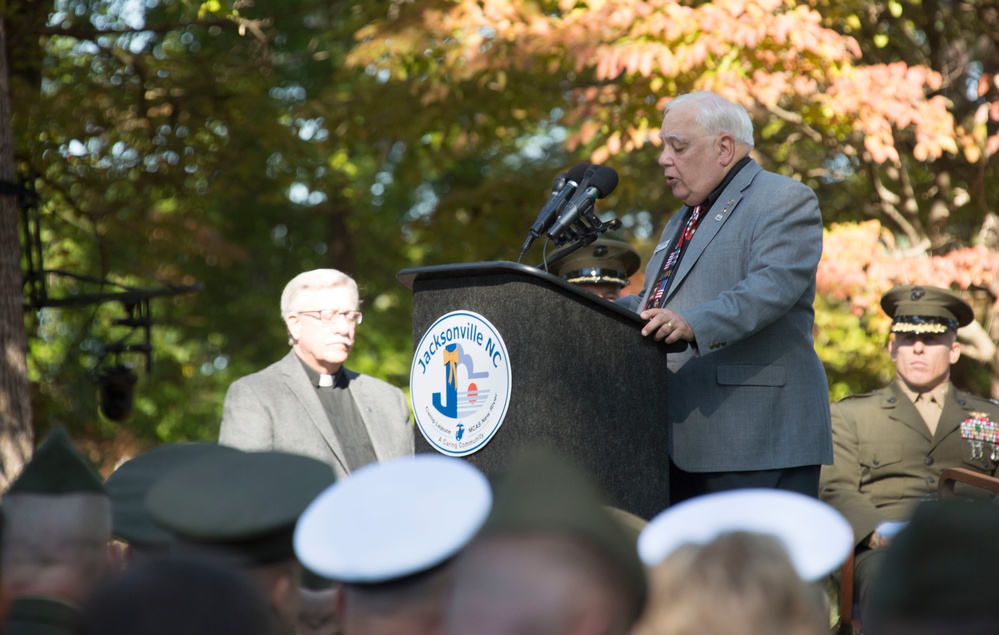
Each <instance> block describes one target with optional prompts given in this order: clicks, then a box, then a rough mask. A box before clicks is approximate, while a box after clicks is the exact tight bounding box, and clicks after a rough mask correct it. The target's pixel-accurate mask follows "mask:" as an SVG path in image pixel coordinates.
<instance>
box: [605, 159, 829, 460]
mask: <svg viewBox="0 0 999 635" xmlns="http://www.w3.org/2000/svg"><path fill="white" fill-rule="evenodd" d="M682 211H686V207H685V208H684V209H683V210H682ZM683 216H684V214H683V213H679V214H676V215H674V216H673V218H671V219H670V221H669V223H667V225H666V229H665V230H664V231H663V234H662V238H661V239H660V243H659V245H658V246H657V247H656V250H655V252H654V253H653V255H652V257H651V258H650V259H649V262H648V266H647V268H646V271H645V279H646V281H647V288H646V289H645V291H644V292H643V293H642V294H640V295H636V296H630V297H629V298H624V299H623V300H622V303H623V304H625V305H626V306H630V307H631V308H632V309H633V310H635V311H637V312H641V308H642V307H643V306H645V300H646V297H647V295H648V293H649V291H650V287H651V286H652V285H653V282H654V280H655V278H656V276H657V274H658V273H659V270H660V268H661V267H662V264H663V260H664V258H665V257H666V252H667V251H668V247H669V244H670V242H671V240H672V239H673V237H674V236H675V235H676V232H677V230H678V229H679V227H680V224H681V223H682V222H683ZM821 255H822V214H821V212H820V211H819V206H818V201H817V200H816V198H815V193H814V192H812V190H811V189H810V188H808V187H807V186H806V185H804V184H802V183H799V182H798V181H795V180H793V179H790V178H787V177H783V176H780V175H777V174H773V173H771V172H767V171H765V170H763V169H762V168H761V167H760V166H759V165H758V164H757V163H755V162H750V163H749V164H748V165H746V166H745V167H743V169H742V170H740V171H739V173H738V174H736V175H735V177H734V178H733V179H732V181H731V182H730V183H729V184H728V185H727V186H726V187H725V189H724V191H723V192H722V193H721V196H720V197H719V198H718V200H717V201H716V202H715V203H714V205H712V207H711V209H710V210H708V213H707V215H706V216H705V217H704V218H703V219H702V221H701V223H700V226H699V227H698V229H697V232H696V233H695V234H694V237H693V238H692V239H691V241H690V243H689V244H688V245H687V251H686V253H685V254H684V256H683V259H682V260H681V261H680V265H679V267H678V269H677V270H676V271H675V272H674V278H673V282H672V284H671V285H670V288H669V290H668V293H667V297H666V303H665V308H668V309H671V310H673V311H675V312H677V313H679V314H680V315H682V316H683V317H684V318H686V320H687V322H689V323H690V326H691V328H692V329H693V331H694V337H695V344H694V346H692V347H689V348H688V349H687V350H686V351H685V352H682V353H676V354H672V355H670V356H668V358H667V363H668V365H669V370H670V371H671V372H670V376H669V383H668V384H667V386H666V390H667V391H668V406H667V418H666V425H668V426H669V449H670V456H671V457H672V459H673V462H674V463H676V464H677V466H678V467H680V468H681V469H683V470H685V471H688V472H729V471H746V470H769V469H783V468H791V467H798V466H803V465H819V464H822V463H831V462H832V433H831V429H830V422H829V392H828V386H827V384H826V375H825V370H824V369H823V368H822V364H821V362H820V361H819V358H818V355H816V353H815V348H814V343H813V341H812V327H813V322H814V317H815V316H814V312H813V309H812V301H813V300H814V298H815V271H816V269H817V267H818V263H819V257H820V256H821Z"/></svg>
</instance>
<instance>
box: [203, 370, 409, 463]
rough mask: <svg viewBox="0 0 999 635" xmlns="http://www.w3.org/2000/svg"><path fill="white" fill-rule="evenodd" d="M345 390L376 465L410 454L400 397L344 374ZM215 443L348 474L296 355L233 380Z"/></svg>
mask: <svg viewBox="0 0 999 635" xmlns="http://www.w3.org/2000/svg"><path fill="white" fill-rule="evenodd" d="M344 372H347V373H348V374H349V377H350V386H349V388H348V390H349V391H350V394H351V396H352V397H353V398H354V403H355V404H356V405H357V411H358V412H359V413H360V415H361V418H362V419H363V420H364V426H365V428H367V430H368V435H369V436H370V437H371V444H372V446H373V447H374V450H375V455H376V456H377V457H378V460H379V461H384V460H386V459H390V458H393V457H397V456H403V455H407V454H412V453H413V451H414V440H413V426H412V424H411V423H410V420H409V406H408V405H407V404H406V397H405V396H404V395H403V393H402V391H401V390H399V389H398V388H396V387H395V386H392V385H390V384H388V383H386V382H384V381H382V380H380V379H375V378H374V377H369V376H367V375H361V374H358V373H355V372H352V371H349V370H347V369H344ZM219 443H221V444H222V445H230V446H233V447H236V448H240V449H242V450H249V451H255V450H281V451H284V452H291V453H294V454H302V455H305V456H310V457H312V458H315V459H319V460H320V461H324V462H326V463H328V464H330V465H331V466H332V467H333V471H334V472H335V473H336V476H337V478H341V477H343V476H346V475H347V474H349V472H350V470H349V469H348V467H347V463H346V460H345V458H344V453H343V447H342V446H341V445H340V440H339V439H337V438H336V436H334V434H333V427H332V426H331V425H330V422H329V419H328V418H327V416H326V411H325V410H323V406H322V403H320V401H319V395H317V394H316V388H315V387H314V386H313V385H312V382H310V381H309V376H308V375H307V374H306V373H305V369H304V368H302V363H301V362H300V361H299V359H298V356H296V355H295V353H294V352H293V351H292V352H289V353H288V354H287V355H286V356H285V357H284V359H282V360H280V361H278V362H276V363H274V364H271V365H270V366H268V367H267V368H265V369H263V370H261V371H259V372H256V373H253V374H252V375H247V376H246V377H242V378H240V379H237V380H236V381H234V382H233V383H232V385H231V386H229V390H228V391H226V394H225V402H224V404H223V406H222V426H221V428H220V430H219Z"/></svg>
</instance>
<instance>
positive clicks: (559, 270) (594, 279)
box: [552, 238, 642, 287]
mask: <svg viewBox="0 0 999 635" xmlns="http://www.w3.org/2000/svg"><path fill="white" fill-rule="evenodd" d="M567 249H568V248H567ZM562 251H565V249H563V250H562ZM558 253H560V252H556V253H555V254H552V258H555V257H556V256H557V255H558ZM641 263H642V259H641V257H640V256H639V255H638V252H637V251H635V249H634V248H633V247H632V246H631V245H629V244H628V243H626V242H624V241H623V240H614V239H612V238H598V239H597V240H595V241H593V243H592V244H590V245H587V246H586V247H580V248H579V249H577V250H575V251H573V252H572V253H570V254H569V255H567V256H566V257H565V258H562V259H561V260H558V261H557V262H555V264H554V266H553V268H554V271H552V273H554V274H555V275H557V276H559V277H561V278H564V279H565V280H566V281H567V282H571V283H573V284H616V285H618V286H621V287H624V286H627V284H628V278H630V277H631V275H632V274H633V273H635V272H636V271H638V266H639V265H640V264H641Z"/></svg>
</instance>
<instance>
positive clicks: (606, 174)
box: [590, 165, 618, 198]
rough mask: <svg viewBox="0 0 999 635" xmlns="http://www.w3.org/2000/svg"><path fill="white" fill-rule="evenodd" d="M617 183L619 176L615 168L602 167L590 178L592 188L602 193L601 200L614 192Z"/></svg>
mask: <svg viewBox="0 0 999 635" xmlns="http://www.w3.org/2000/svg"><path fill="white" fill-rule="evenodd" d="M617 181H618V176H617V172H616V171H615V170H614V168H609V167H607V166H605V165H602V166H600V167H599V168H598V169H597V171H596V172H594V173H593V174H592V175H591V176H590V187H594V188H596V189H597V191H598V192H600V198H603V197H605V196H607V195H608V194H610V193H611V192H613V191H614V188H615V187H617Z"/></svg>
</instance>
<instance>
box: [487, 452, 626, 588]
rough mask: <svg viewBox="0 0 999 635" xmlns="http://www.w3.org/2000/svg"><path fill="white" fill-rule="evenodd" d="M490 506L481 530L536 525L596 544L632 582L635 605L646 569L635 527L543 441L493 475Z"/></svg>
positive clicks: (517, 455)
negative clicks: (629, 526)
mask: <svg viewBox="0 0 999 635" xmlns="http://www.w3.org/2000/svg"><path fill="white" fill-rule="evenodd" d="M494 490H495V493H494V498H493V509H492V512H491V513H490V515H489V518H488V519H487V520H486V523H485V525H484V526H483V528H482V533H483V534H489V533H492V532H507V531H525V530H526V531H530V530H537V529H544V530H554V531H560V532H564V533H566V534H569V535H571V536H573V537H575V538H577V539H580V540H583V541H585V542H587V543H588V544H590V545H592V546H594V547H596V548H597V549H598V550H599V551H601V552H603V553H604V554H605V555H606V556H607V557H609V558H610V560H611V561H612V562H614V563H615V564H616V565H617V567H618V569H619V570H620V571H621V573H622V574H623V576H624V578H625V579H626V580H628V582H629V583H630V585H631V592H632V595H633V597H634V599H635V602H636V607H641V606H642V605H643V604H644V602H645V594H646V581H645V569H644V567H643V565H642V562H641V560H639V558H638V550H637V547H636V544H635V536H634V532H628V531H626V530H625V528H624V524H623V523H622V522H621V520H620V519H619V518H617V517H615V516H614V515H612V513H611V512H610V511H609V510H608V508H607V506H606V501H605V500H604V496H603V494H602V493H601V492H600V490H599V488H598V487H597V485H596V483H595V482H594V481H593V480H592V479H591V477H590V475H589V474H587V473H586V472H584V471H583V470H581V469H580V468H578V467H577V466H576V465H574V464H573V463H572V462H571V461H569V460H568V458H567V457H565V456H564V455H562V454H561V453H559V452H557V451H556V450H554V449H552V448H548V447H544V446H535V447H529V448H526V449H521V450H520V451H518V452H517V453H516V454H515V455H514V457H513V460H512V461H511V463H510V465H509V467H508V468H507V469H506V470H504V471H503V472H502V473H499V474H497V475H495V477H494Z"/></svg>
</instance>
